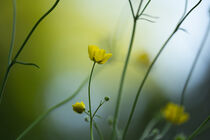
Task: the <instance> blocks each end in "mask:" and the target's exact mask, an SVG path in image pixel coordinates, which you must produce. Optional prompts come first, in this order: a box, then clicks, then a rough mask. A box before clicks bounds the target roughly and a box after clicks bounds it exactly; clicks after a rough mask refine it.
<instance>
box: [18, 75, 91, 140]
mask: <svg viewBox="0 0 210 140" xmlns="http://www.w3.org/2000/svg"><path fill="white" fill-rule="evenodd" d="M87 81H88V78H86V79H85V80H84V81H83V82H82V83H81V85H80V86H79V87H78V88H77V90H76V91H75V92H74V93H73V94H72V95H71V96H69V97H68V98H66V99H64V100H63V101H61V102H59V103H58V104H56V105H54V106H52V107H51V108H49V109H48V110H47V111H45V112H44V113H42V114H41V115H40V116H39V117H38V118H37V119H36V120H34V121H33V122H32V123H31V124H30V125H29V126H28V127H27V128H26V129H25V130H24V131H23V132H22V133H21V134H20V135H19V136H18V138H17V139H16V140H21V139H22V138H23V137H24V136H25V135H26V134H27V133H28V132H29V131H31V129H32V128H34V127H35V126H36V125H37V124H38V123H39V122H40V121H42V120H43V119H44V118H46V116H47V115H49V114H50V113H51V112H52V111H54V110H55V109H57V108H58V107H60V106H62V105H64V104H66V103H67V102H69V101H70V100H72V99H73V98H74V97H75V96H76V95H77V94H78V93H79V92H80V91H81V89H82V88H83V87H84V85H85V84H86V83H87Z"/></svg>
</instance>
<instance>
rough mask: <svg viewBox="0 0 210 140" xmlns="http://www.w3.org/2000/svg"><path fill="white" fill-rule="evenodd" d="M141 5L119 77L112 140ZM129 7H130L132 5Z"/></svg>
mask: <svg viewBox="0 0 210 140" xmlns="http://www.w3.org/2000/svg"><path fill="white" fill-rule="evenodd" d="M150 1H151V0H149V2H148V3H147V4H146V5H145V7H144V9H143V11H142V12H141V14H142V13H143V12H144V10H145V9H146V7H147V6H148V5H149V3H150ZM142 3H143V0H141V1H140V3H139V6H138V10H137V12H136V16H134V17H133V29H132V34H131V39H130V44H129V47H128V53H127V56H126V60H125V64H124V67H123V72H122V75H121V80H120V86H119V90H118V96H117V103H116V108H115V113H114V120H113V131H112V139H113V140H114V139H115V137H116V130H117V118H118V114H119V107H120V102H121V98H122V90H123V85H124V80H125V75H126V71H127V67H128V62H129V59H130V54H131V51H132V47H133V42H134V38H135V32H136V26H137V21H138V17H139V12H140V9H141V5H142ZM130 6H132V4H131V5H130ZM131 9H132V7H131ZM141 14H140V15H141Z"/></svg>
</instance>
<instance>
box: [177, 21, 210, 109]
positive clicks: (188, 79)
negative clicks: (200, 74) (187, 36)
mask: <svg viewBox="0 0 210 140" xmlns="http://www.w3.org/2000/svg"><path fill="white" fill-rule="evenodd" d="M209 30H210V22H209V23H208V27H207V30H206V33H205V35H204V38H203V40H202V43H201V45H200V47H199V50H198V52H197V54H196V56H195V59H194V61H193V64H192V66H191V69H190V72H189V74H188V76H187V79H186V81H185V84H184V87H183V89H182V94H181V99H180V105H181V106H182V105H184V97H185V93H186V90H187V87H188V84H189V81H190V79H191V76H192V73H193V71H194V69H195V67H196V64H197V62H198V59H199V57H200V54H201V52H202V50H203V48H204V46H205V43H206V40H207V38H208V35H209Z"/></svg>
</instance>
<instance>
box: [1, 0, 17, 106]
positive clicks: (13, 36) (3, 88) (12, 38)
mask: <svg viewBox="0 0 210 140" xmlns="http://www.w3.org/2000/svg"><path fill="white" fill-rule="evenodd" d="M12 2H13V3H12V4H13V21H12V37H11V42H10V48H9V55H8V64H7V70H6V73H5V75H4V79H3V82H2V85H1V90H0V104H1V102H2V98H3V93H4V90H5V88H6V83H7V79H8V76H9V72H10V69H11V67H12V65H13V64H12V52H13V48H14V43H15V32H16V15H17V14H16V13H17V12H16V11H17V10H16V0H13V1H12Z"/></svg>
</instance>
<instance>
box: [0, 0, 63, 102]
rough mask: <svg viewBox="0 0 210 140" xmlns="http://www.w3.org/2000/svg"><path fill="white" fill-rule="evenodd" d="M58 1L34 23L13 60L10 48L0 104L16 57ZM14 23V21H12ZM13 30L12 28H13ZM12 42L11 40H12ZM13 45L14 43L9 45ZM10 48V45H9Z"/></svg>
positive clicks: (0, 94) (0, 92) (0, 93)
mask: <svg viewBox="0 0 210 140" xmlns="http://www.w3.org/2000/svg"><path fill="white" fill-rule="evenodd" d="M59 1H60V0H56V2H55V3H54V5H53V6H52V7H51V8H50V9H49V10H48V11H47V12H46V13H45V14H44V15H43V16H42V17H41V18H40V19H39V20H38V21H37V22H36V24H35V25H34V27H33V28H32V29H31V31H30V32H29V34H28V35H27V37H26V39H25V40H24V42H23V44H22V45H21V47H20V49H19V50H18V52H17V53H16V55H15V57H14V58H13V60H12V59H11V57H12V50H13V49H12V48H13V47H12V48H11V47H10V52H9V61H8V66H7V71H6V73H5V75H4V79H3V83H2V86H1V91H0V104H1V101H2V98H3V93H4V89H5V87H6V83H7V79H8V76H9V73H10V69H11V68H12V66H14V64H15V62H16V60H17V58H18V56H19V55H20V53H21V52H22V50H23V49H24V47H25V45H26V43H27V42H28V40H29V39H30V37H31V35H32V33H33V32H34V31H35V29H36V28H37V27H38V25H39V24H40V23H41V21H42V20H43V19H44V18H45V17H47V15H49V14H50V13H51V12H52V11H53V9H54V8H55V7H56V6H57V4H58V3H59ZM13 22H14V21H13ZM13 30H14V27H13ZM13 34H15V32H14V31H13ZM12 40H13V39H12ZM11 44H13V45H14V43H11ZM11 46H12V45H11Z"/></svg>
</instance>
